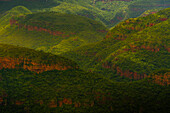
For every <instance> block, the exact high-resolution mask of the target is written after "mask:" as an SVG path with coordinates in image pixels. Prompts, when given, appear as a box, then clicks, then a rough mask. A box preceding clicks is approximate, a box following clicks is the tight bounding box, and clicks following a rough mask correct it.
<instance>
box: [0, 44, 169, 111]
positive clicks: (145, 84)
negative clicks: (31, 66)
mask: <svg viewBox="0 0 170 113" xmlns="http://www.w3.org/2000/svg"><path fill="white" fill-rule="evenodd" d="M0 55H1V57H6V58H9V57H11V58H13V60H15V61H17V60H16V59H15V57H17V58H29V59H32V61H34V60H35V61H40V62H44V63H45V62H46V63H50V62H51V63H52V64H53V63H56V62H58V61H59V62H64V64H65V65H70V66H72V67H74V66H76V65H75V63H74V62H71V60H68V59H65V58H62V57H59V56H55V55H52V54H47V53H43V52H38V51H35V50H31V49H27V48H22V47H16V46H10V45H3V44H1V45H0ZM43 57H45V59H43ZM52 57H54V58H53V59H52ZM47 60H49V61H48V62H47ZM9 62H11V61H9V60H8V64H10V63H9ZM0 65H1V66H2V62H1V64H0ZM166 72H167V70H159V71H157V72H154V74H153V75H150V76H155V75H156V76H157V75H162V74H163V75H164V76H166V75H167V74H166ZM155 78H157V77H155ZM155 78H154V79H152V78H150V79H147V78H145V79H143V80H139V81H133V82H113V81H111V80H109V79H107V78H105V77H104V76H103V75H100V74H96V73H90V72H85V71H83V70H81V69H77V68H70V69H67V70H56V69H55V70H49V71H48V70H47V71H44V72H42V73H35V72H33V71H31V70H24V69H23V68H12V69H10V68H9V67H8V68H1V69H0V112H8V113H18V112H29V113H35V112H46V113H48V112H63V113H68V112H75V113H80V112H82V113H87V112H90V113H95V112H107V113H112V112H124V113H126V112H127V113H128V112H145V113H152V112H154V113H155V112H162V113H165V112H167V109H168V108H169V106H168V105H169V95H168V93H169V86H167V85H162V84H159V83H160V82H159V81H158V80H157V79H155ZM123 106H124V107H123Z"/></svg>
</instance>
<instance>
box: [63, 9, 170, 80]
mask: <svg viewBox="0 0 170 113" xmlns="http://www.w3.org/2000/svg"><path fill="white" fill-rule="evenodd" d="M169 14H170V8H167V9H164V10H161V11H159V12H158V13H155V14H151V15H148V16H146V17H138V18H131V19H128V20H126V21H123V22H121V23H119V24H118V25H117V26H115V27H114V28H112V29H111V30H110V31H109V32H108V33H107V35H106V38H105V39H104V40H103V41H101V42H97V43H96V44H91V45H87V46H84V47H80V48H77V49H75V50H74V51H70V52H66V53H64V54H62V55H63V56H66V57H68V58H70V59H72V60H74V61H76V62H77V63H78V64H79V65H80V67H81V68H83V69H84V70H89V71H94V72H98V73H103V74H104V75H105V76H108V77H109V78H113V79H115V77H118V76H122V77H125V78H130V79H135V80H138V79H142V78H145V77H147V76H148V75H149V74H151V73H152V72H153V71H155V70H157V69H161V68H167V69H169V62H170V61H169V44H168V43H169V36H170V34H169V16H170V15H169ZM153 58H154V59H153ZM89 59H90V60H89Z"/></svg>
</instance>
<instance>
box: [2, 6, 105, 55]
mask: <svg viewBox="0 0 170 113" xmlns="http://www.w3.org/2000/svg"><path fill="white" fill-rule="evenodd" d="M17 8H18V7H17ZM17 8H13V9H12V11H13V10H15V9H17ZM19 8H20V7H19ZM22 8H23V7H22ZM12 11H9V12H12ZM13 12H15V11H13ZM13 12H12V13H13ZM18 12H19V11H18ZM21 12H22V11H21ZM12 13H8V12H7V13H6V14H7V15H14V14H12ZM9 17H11V16H9ZM9 17H7V16H6V15H4V16H2V17H1V18H2V19H5V18H6V20H8V23H6V25H2V27H3V28H4V26H6V27H5V28H4V29H2V30H1V31H0V42H1V43H6V44H12V45H19V46H24V47H28V48H32V49H36V50H43V51H46V52H52V53H55V54H60V53H62V52H66V51H69V50H72V49H74V48H76V47H79V46H82V45H86V44H89V43H94V42H97V41H100V40H102V39H103V37H104V36H105V35H106V32H107V28H106V27H105V26H104V25H103V24H101V23H99V22H96V21H94V20H91V19H89V18H87V17H82V16H78V15H72V14H60V13H55V12H50V13H49V12H42V13H32V14H25V15H22V16H21V15H20V16H19V15H17V16H12V17H11V18H10V20H9ZM3 22H4V21H3Z"/></svg>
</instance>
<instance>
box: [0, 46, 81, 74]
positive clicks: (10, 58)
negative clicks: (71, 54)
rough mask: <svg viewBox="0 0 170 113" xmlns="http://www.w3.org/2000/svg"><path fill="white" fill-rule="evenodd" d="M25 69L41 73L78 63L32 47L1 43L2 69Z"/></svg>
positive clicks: (0, 58) (0, 65) (0, 61)
mask: <svg viewBox="0 0 170 113" xmlns="http://www.w3.org/2000/svg"><path fill="white" fill-rule="evenodd" d="M3 68H4V69H6V68H8V69H24V70H30V71H33V72H37V73H41V72H44V71H48V70H55V69H56V70H67V69H75V68H78V65H77V64H76V63H75V62H73V61H71V60H68V59H66V58H64V57H60V56H56V55H52V54H50V53H44V52H40V51H35V50H32V49H27V48H22V47H15V46H12V45H5V44H0V69H3Z"/></svg>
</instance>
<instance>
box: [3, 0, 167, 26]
mask: <svg viewBox="0 0 170 113" xmlns="http://www.w3.org/2000/svg"><path fill="white" fill-rule="evenodd" d="M148 4H150V5H148ZM18 5H22V6H25V7H26V8H28V9H29V10H31V11H33V12H42V11H55V12H59V13H67V14H77V15H81V16H85V17H88V18H91V19H93V20H97V21H100V22H103V23H104V24H105V25H106V26H107V27H113V26H115V25H117V24H118V23H119V22H121V21H123V20H125V19H128V18H135V17H138V16H139V15H141V14H142V13H143V12H145V11H147V10H151V9H155V8H167V7H169V6H170V2H169V1H168V0H164V1H163V0H156V1H155V0H36V1H35V0H34V1H32V0H15V1H12V0H11V1H10V0H9V1H0V7H1V10H0V12H4V11H7V10H9V9H11V8H13V7H15V6H18Z"/></svg>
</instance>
